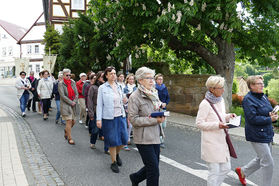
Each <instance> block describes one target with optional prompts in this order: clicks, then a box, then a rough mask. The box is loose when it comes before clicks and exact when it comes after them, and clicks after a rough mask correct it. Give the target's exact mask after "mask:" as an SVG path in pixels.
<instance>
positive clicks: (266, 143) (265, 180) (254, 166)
mask: <svg viewBox="0 0 279 186" xmlns="http://www.w3.org/2000/svg"><path fill="white" fill-rule="evenodd" d="M247 85H248V88H249V89H250V92H248V94H247V95H246V96H245V97H244V99H243V102H242V106H243V110H244V115H245V137H246V140H247V141H250V143H251V145H252V147H253V149H254V151H255V152H256V154H257V156H256V157H255V158H254V159H253V160H251V161H250V162H249V163H248V164H246V165H244V166H243V167H237V168H236V170H235V171H236V173H237V174H238V177H239V180H240V182H241V183H242V185H246V180H245V177H247V176H249V175H251V174H253V173H254V172H255V171H257V170H259V169H260V170H261V174H262V175H261V176H262V177H261V182H260V183H259V185H260V186H271V185H272V175H273V166H274V162H273V157H272V154H271V148H272V141H273V136H274V132H273V127H272V122H275V121H276V120H277V119H278V115H277V112H276V113H273V112H272V110H273V109H272V106H271V104H270V102H269V100H268V98H267V96H265V95H264V93H263V88H264V83H263V78H262V76H250V77H248V79H247Z"/></svg>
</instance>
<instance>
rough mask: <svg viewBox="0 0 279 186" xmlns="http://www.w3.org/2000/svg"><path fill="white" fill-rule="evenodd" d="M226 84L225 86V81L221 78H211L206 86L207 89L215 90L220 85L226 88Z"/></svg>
mask: <svg viewBox="0 0 279 186" xmlns="http://www.w3.org/2000/svg"><path fill="white" fill-rule="evenodd" d="M224 84H225V79H224V78H223V77H221V76H210V77H209V78H208V79H207V81H206V83H205V86H206V88H207V89H209V88H214V87H216V86H217V85H219V86H220V87H224Z"/></svg>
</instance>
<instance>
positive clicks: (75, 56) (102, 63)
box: [59, 14, 120, 74]
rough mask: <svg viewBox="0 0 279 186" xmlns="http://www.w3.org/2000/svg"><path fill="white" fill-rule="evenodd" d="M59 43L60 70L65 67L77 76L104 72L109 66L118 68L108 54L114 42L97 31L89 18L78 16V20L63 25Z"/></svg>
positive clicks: (114, 59)
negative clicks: (85, 73) (81, 73)
mask: <svg viewBox="0 0 279 186" xmlns="http://www.w3.org/2000/svg"><path fill="white" fill-rule="evenodd" d="M60 42H61V48H60V50H59V54H60V58H61V60H60V61H61V62H60V64H59V67H60V69H62V68H65V67H67V68H70V69H71V70H72V72H73V73H77V74H78V73H80V72H87V71H89V70H93V71H98V70H104V69H105V68H106V67H107V66H109V65H113V66H115V67H116V69H119V68H120V63H119V61H118V60H117V59H116V58H115V57H114V56H113V55H110V54H109V51H111V50H112V49H113V48H114V44H115V42H114V40H113V39H112V38H111V37H110V36H109V35H108V32H101V31H97V30H96V29H95V23H94V21H93V20H92V19H91V17H90V16H87V15H83V14H79V19H75V20H70V21H69V23H67V24H65V25H64V27H63V34H62V35H61V39H60Z"/></svg>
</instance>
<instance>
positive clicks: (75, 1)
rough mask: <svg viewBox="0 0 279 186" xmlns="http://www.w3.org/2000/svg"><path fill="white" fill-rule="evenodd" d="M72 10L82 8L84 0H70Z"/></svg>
mask: <svg viewBox="0 0 279 186" xmlns="http://www.w3.org/2000/svg"><path fill="white" fill-rule="evenodd" d="M71 6H72V10H84V0H72V1H71Z"/></svg>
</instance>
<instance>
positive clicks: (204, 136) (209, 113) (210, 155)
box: [196, 76, 236, 186]
mask: <svg viewBox="0 0 279 186" xmlns="http://www.w3.org/2000/svg"><path fill="white" fill-rule="evenodd" d="M224 84H225V80H224V78H222V77H220V76H210V77H209V78H208V79H207V81H206V87H207V89H208V90H207V92H206V94H205V99H204V100H203V101H202V102H201V103H200V106H199V111H198V114H197V119H196V124H197V127H198V128H199V129H201V158H202V159H203V160H204V161H206V162H207V165H208V169H209V175H208V178H207V186H219V185H221V184H222V182H223V181H224V179H225V177H226V175H227V174H228V173H229V172H230V170H231V160H230V150H229V146H228V143H227V140H226V137H227V135H228V134H227V131H226V130H227V128H228V126H226V125H225V122H226V121H228V120H229V119H230V118H231V117H235V116H236V115H235V114H226V109H225V103H224V99H223V98H222V94H223V93H224Z"/></svg>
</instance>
